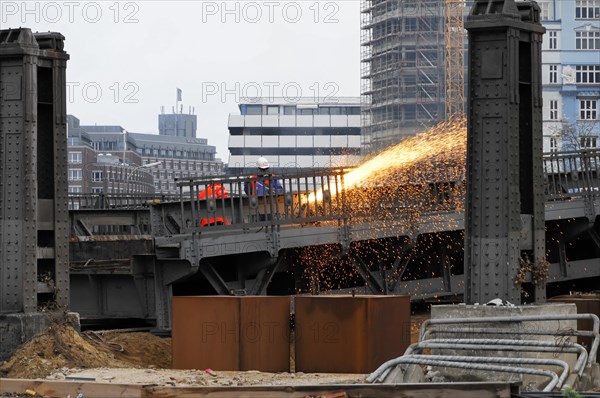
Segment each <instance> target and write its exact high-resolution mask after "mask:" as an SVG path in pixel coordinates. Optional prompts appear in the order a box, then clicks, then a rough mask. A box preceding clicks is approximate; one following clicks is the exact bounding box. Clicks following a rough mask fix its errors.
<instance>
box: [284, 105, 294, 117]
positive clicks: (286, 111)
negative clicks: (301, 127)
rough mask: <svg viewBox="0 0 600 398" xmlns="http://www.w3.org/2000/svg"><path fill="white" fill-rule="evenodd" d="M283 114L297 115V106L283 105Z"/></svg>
mask: <svg viewBox="0 0 600 398" xmlns="http://www.w3.org/2000/svg"><path fill="white" fill-rule="evenodd" d="M283 114H284V115H295V114H296V107H295V106H284V107H283Z"/></svg>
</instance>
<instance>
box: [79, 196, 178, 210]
mask: <svg viewBox="0 0 600 398" xmlns="http://www.w3.org/2000/svg"><path fill="white" fill-rule="evenodd" d="M179 199H180V197H179V195H164V194H163V195H147V194H118V193H117V194H104V193H70V194H69V210H90V209H94V210H99V209H103V210H106V209H139V208H144V207H149V206H150V205H151V204H153V203H161V202H166V201H173V200H177V201H178V200H179Z"/></svg>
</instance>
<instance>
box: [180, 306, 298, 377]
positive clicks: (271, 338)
mask: <svg viewBox="0 0 600 398" xmlns="http://www.w3.org/2000/svg"><path fill="white" fill-rule="evenodd" d="M289 318H290V298H289V297H249V296H246V297H232V296H221V297H215V296H212V297H174V298H173V367H174V368H176V369H206V368H211V369H214V370H259V371H262V372H288V371H289V370H290V343H289V335H290V322H289Z"/></svg>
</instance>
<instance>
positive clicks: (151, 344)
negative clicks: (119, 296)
mask: <svg viewBox="0 0 600 398" xmlns="http://www.w3.org/2000/svg"><path fill="white" fill-rule="evenodd" d="M105 343H111V344H108V345H107V344H105ZM109 345H110V346H112V347H114V348H120V347H122V349H123V351H122V352H119V351H115V350H114V349H111V348H110V347H109ZM149 366H151V367H157V368H168V367H170V366H171V339H162V338H160V337H156V336H154V335H152V334H150V333H127V334H125V333H109V334H105V335H102V339H101V340H100V339H96V342H94V341H92V340H90V339H89V338H87V337H86V336H84V335H83V334H81V333H79V332H77V331H76V330H75V329H73V328H72V327H71V326H70V325H69V324H66V323H62V324H54V325H52V326H50V327H49V328H48V329H46V330H45V331H43V332H42V333H40V334H39V335H37V336H36V337H34V338H33V339H32V340H30V341H29V342H27V343H26V344H24V345H23V346H21V347H20V348H19V349H18V350H17V352H16V353H15V354H14V355H13V356H12V358H10V359H9V360H8V361H6V362H5V363H4V364H2V365H1V366H0V377H10V378H25V379H34V378H45V377H48V376H50V375H51V374H54V373H56V372H59V371H61V370H64V369H65V368H66V369H81V368H84V369H87V368H103V367H111V368H131V367H149Z"/></svg>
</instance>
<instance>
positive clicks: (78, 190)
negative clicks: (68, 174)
mask: <svg viewBox="0 0 600 398" xmlns="http://www.w3.org/2000/svg"><path fill="white" fill-rule="evenodd" d="M69 193H81V186H80V185H72V186H69Z"/></svg>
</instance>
